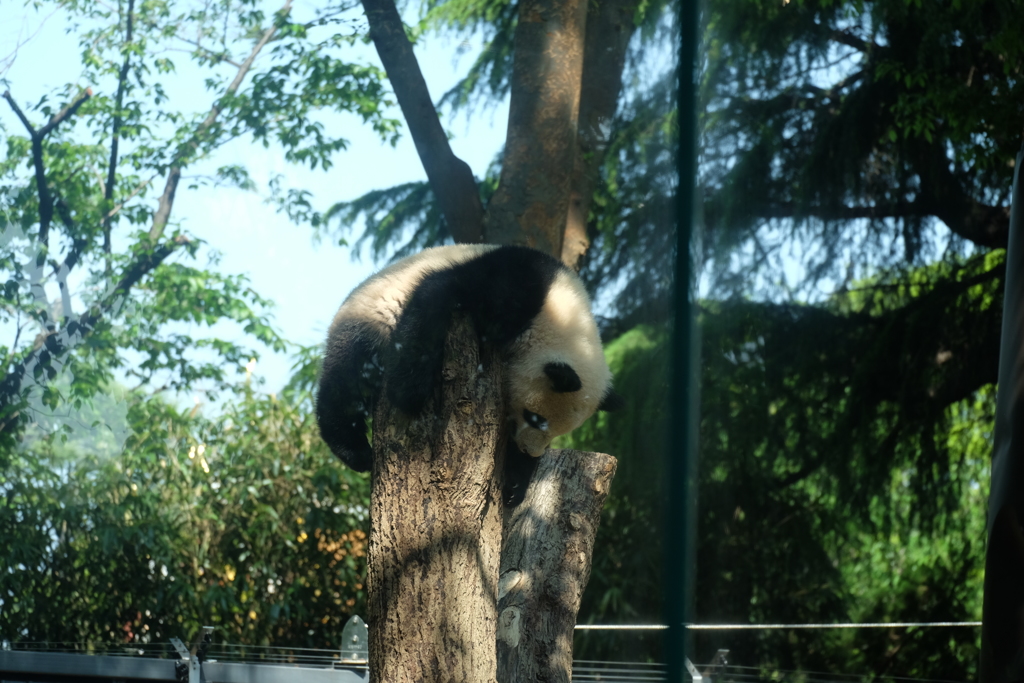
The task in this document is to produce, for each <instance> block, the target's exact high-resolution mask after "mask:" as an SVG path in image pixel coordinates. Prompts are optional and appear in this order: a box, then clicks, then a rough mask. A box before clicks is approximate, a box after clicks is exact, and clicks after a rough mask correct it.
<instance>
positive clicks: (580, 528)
mask: <svg viewBox="0 0 1024 683" xmlns="http://www.w3.org/2000/svg"><path fill="white" fill-rule="evenodd" d="M616 465H617V462H616V460H615V458H613V457H612V456H610V455H605V454H604V453H584V452H582V451H573V450H553V451H548V453H546V454H545V455H544V456H543V457H542V458H541V459H540V462H539V463H538V464H537V471H536V472H535V473H534V475H533V482H532V483H531V484H530V489H529V491H528V492H527V494H526V500H524V501H523V503H522V505H520V506H519V507H516V508H512V509H511V510H510V511H507V512H506V515H505V525H504V535H505V540H504V543H503V544H502V549H501V578H500V581H499V584H498V586H499V588H498V612H499V616H498V680H499V681H501V682H502V683H518V682H519V681H551V682H554V681H566V682H568V681H569V680H571V678H572V639H573V628H574V627H575V625H576V614H577V612H579V608H580V598H581V597H582V596H583V589H584V588H586V585H587V581H588V579H589V578H590V565H591V553H592V552H593V548H594V536H595V535H596V533H597V527H598V524H599V523H600V518H601V507H602V506H603V505H604V499H605V497H606V496H607V495H608V489H609V487H610V486H611V481H612V477H614V476H615V468H616Z"/></svg>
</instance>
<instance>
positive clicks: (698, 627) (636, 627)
mask: <svg viewBox="0 0 1024 683" xmlns="http://www.w3.org/2000/svg"><path fill="white" fill-rule="evenodd" d="M683 626H684V627H685V628H687V629H690V630H691V631H750V630H758V629H764V630H767V629H795V628H803V629H825V628H917V627H926V626H936V627H955V626H963V627H978V626H981V622H980V621H858V622H840V623H835V624H684V625H683ZM667 628H668V626H667V625H665V624H577V625H576V630H577V631H663V630H665V629H667Z"/></svg>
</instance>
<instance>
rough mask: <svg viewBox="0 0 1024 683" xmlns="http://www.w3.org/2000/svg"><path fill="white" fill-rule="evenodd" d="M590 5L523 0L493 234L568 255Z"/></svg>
mask: <svg viewBox="0 0 1024 683" xmlns="http://www.w3.org/2000/svg"><path fill="white" fill-rule="evenodd" d="M586 17H587V2H586V0H522V2H520V4H519V22H518V24H516V33H515V42H514V51H515V52H514V58H513V64H512V88H511V90H512V101H511V105H510V108H509V114H508V136H507V138H506V142H505V158H504V162H503V164H502V168H501V181H500V183H499V185H498V191H497V192H496V193H495V194H494V197H493V198H492V199H491V202H490V204H489V206H488V208H487V226H486V232H485V237H486V239H487V241H488V242H495V243H498V244H512V243H517V244H525V245H526V246H530V247H533V248H535V249H539V250H540V251H543V252H546V253H548V254H551V255H552V256H555V257H556V258H560V257H561V256H562V240H563V235H564V232H565V227H566V221H567V218H568V215H569V206H570V198H571V192H572V175H573V163H574V159H575V156H576V131H577V122H578V116H579V104H580V87H581V82H582V73H583V50H584V45H583V43H584V33H585V30H586Z"/></svg>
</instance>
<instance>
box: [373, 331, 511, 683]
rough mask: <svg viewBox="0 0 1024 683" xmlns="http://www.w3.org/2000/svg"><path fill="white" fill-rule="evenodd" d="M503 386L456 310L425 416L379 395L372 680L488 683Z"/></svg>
mask: <svg viewBox="0 0 1024 683" xmlns="http://www.w3.org/2000/svg"><path fill="white" fill-rule="evenodd" d="M501 386H502V385H501V362H500V358H499V356H498V354H497V353H496V352H493V351H490V350H488V349H487V348H486V347H484V348H483V349H482V350H481V348H480V345H479V342H478V339H477V335H476V333H475V332H474V331H473V328H472V325H471V324H470V323H469V321H468V319H466V318H465V317H463V316H457V317H456V321H455V323H454V324H453V326H452V329H451V331H450V332H449V334H448V338H447V340H446V341H445V360H444V366H443V371H442V382H441V390H440V392H439V396H435V397H434V398H433V399H431V400H430V401H429V402H428V403H427V405H426V408H425V410H424V412H423V415H422V416H420V417H419V418H417V419H414V420H412V421H410V420H409V418H408V417H407V416H404V415H402V414H401V413H398V412H397V411H396V410H395V409H394V408H392V407H391V406H390V404H388V402H387V399H386V396H384V395H382V396H381V399H380V403H379V405H378V408H377V410H376V412H375V414H374V427H375V428H374V434H373V443H374V465H373V490H372V493H371V498H370V519H371V525H370V547H369V558H368V560H369V567H368V572H367V574H368V576H367V590H368V592H369V605H368V607H369V629H370V652H369V655H370V671H372V672H373V677H374V679H375V680H378V681H387V683H404V682H405V681H452V682H460V681H472V682H474V683H480V682H482V681H493V680H494V672H495V670H496V659H495V647H494V643H495V637H496V636H495V627H496V623H497V611H496V600H497V582H496V578H497V575H498V561H499V552H500V547H501V524H502V505H501V490H500V488H499V484H500V481H499V478H500V477H496V476H495V473H496V472H497V473H498V474H499V475H500V473H501V467H502V466H503V463H504V449H497V447H496V446H497V444H499V443H504V438H505V433H504V432H505V428H504V425H505V420H504V415H503V404H502V390H501ZM382 394H383V392H382Z"/></svg>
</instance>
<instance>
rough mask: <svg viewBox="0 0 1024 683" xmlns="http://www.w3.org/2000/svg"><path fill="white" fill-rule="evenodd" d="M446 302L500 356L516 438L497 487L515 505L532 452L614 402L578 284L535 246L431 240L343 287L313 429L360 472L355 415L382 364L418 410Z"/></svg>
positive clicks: (439, 350)
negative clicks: (433, 243) (439, 244)
mask: <svg viewBox="0 0 1024 683" xmlns="http://www.w3.org/2000/svg"><path fill="white" fill-rule="evenodd" d="M456 310H461V311H464V312H465V313H467V314H468V315H469V316H470V318H471V320H472V322H473V325H474V327H475V329H476V331H477V334H479V336H480V339H481V341H482V342H484V343H487V344H492V345H494V347H495V348H498V349H500V350H501V352H502V354H503V357H504V362H505V364H506V367H505V373H504V375H505V381H506V382H507V384H508V386H507V396H508V411H509V412H508V417H509V419H510V420H511V422H512V423H513V428H512V441H513V442H514V446H515V447H514V448H513V447H512V446H513V444H509V449H508V454H507V456H506V471H505V488H504V491H503V496H504V498H505V502H506V504H508V505H517V504H518V503H519V502H521V501H522V499H523V496H525V494H526V486H527V484H528V483H529V479H530V476H531V475H532V473H533V470H534V468H535V466H536V461H535V460H533V458H536V457H538V456H540V455H541V454H543V453H544V451H545V450H546V449H547V447H548V445H549V444H550V443H551V440H552V439H554V438H555V437H556V436H559V435H561V434H567V433H569V432H571V431H572V430H573V429H576V428H577V427H579V426H580V425H581V424H582V423H583V421H584V420H586V419H587V418H588V417H590V416H591V415H593V414H594V412H595V411H596V410H599V409H602V410H605V409H608V408H610V407H612V403H615V402H617V401H618V400H619V399H618V396H617V395H615V394H614V393H613V392H612V389H611V372H610V371H609V369H608V365H607V364H606V363H605V360H604V352H603V350H602V348H601V340H600V337H599V336H598V332H597V325H596V324H595V323H594V318H593V315H592V314H591V312H590V299H589V298H588V296H587V293H586V290H585V289H584V287H583V284H582V283H581V282H580V280H579V278H578V277H577V276H576V274H575V273H573V272H572V271H570V270H569V269H568V268H566V267H565V266H564V265H562V263H561V262H560V261H558V260H557V259H555V258H552V257H551V256H548V255H547V254H544V253H542V252H539V251H536V250H534V249H529V248H526V247H517V246H495V245H481V244H472V245H471V244H462V245H454V246H446V247H435V248H433V249H427V250H426V251H423V252H421V253H419V254H416V255H415V256H410V257H409V258H406V259H402V260H401V261H398V262H396V263H393V264H391V265H390V266H388V267H386V268H384V269H383V270H381V271H380V272H379V273H377V274H376V275H373V276H372V277H370V278H369V279H368V280H366V281H365V282H363V283H362V284H361V285H359V286H358V287H357V288H356V289H355V290H353V292H352V293H351V294H350V295H349V297H348V298H347V299H346V300H345V302H344V303H343V304H342V305H341V308H340V309H339V310H338V312H337V314H336V315H335V316H334V321H333V322H332V323H331V326H330V329H329V331H328V334H327V346H326V350H325V355H324V361H323V369H322V371H321V375H320V389H319V393H318V395H317V405H316V414H317V421H318V422H319V425H320V434H321V435H322V436H323V439H324V441H326V442H327V445H328V446H330V448H331V450H332V451H333V452H334V454H335V455H337V456H338V457H339V458H341V460H342V461H343V462H344V463H345V464H346V465H348V466H349V467H351V468H352V469H354V470H356V471H359V472H365V471H368V470H370V468H371V465H372V450H371V448H370V444H369V442H368V441H367V437H366V434H367V427H366V417H367V416H368V415H371V414H372V410H373V407H374V404H375V402H376V398H377V396H378V395H379V392H380V387H381V385H382V384H383V381H382V380H383V374H384V372H385V371H386V372H387V376H388V382H387V392H388V400H389V401H390V402H391V403H392V404H393V405H395V406H396V407H397V408H398V409H399V410H401V411H403V412H405V413H407V414H409V415H418V414H419V413H420V412H422V410H423V407H424V405H425V404H426V402H427V399H428V398H430V397H431V396H432V395H433V393H434V390H435V388H436V387H437V385H438V378H439V374H440V368H441V364H442V360H443V354H444V340H445V336H446V334H447V332H448V327H449V325H450V323H451V320H452V314H453V313H454V311H456ZM529 456H533V458H531V457H529Z"/></svg>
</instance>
